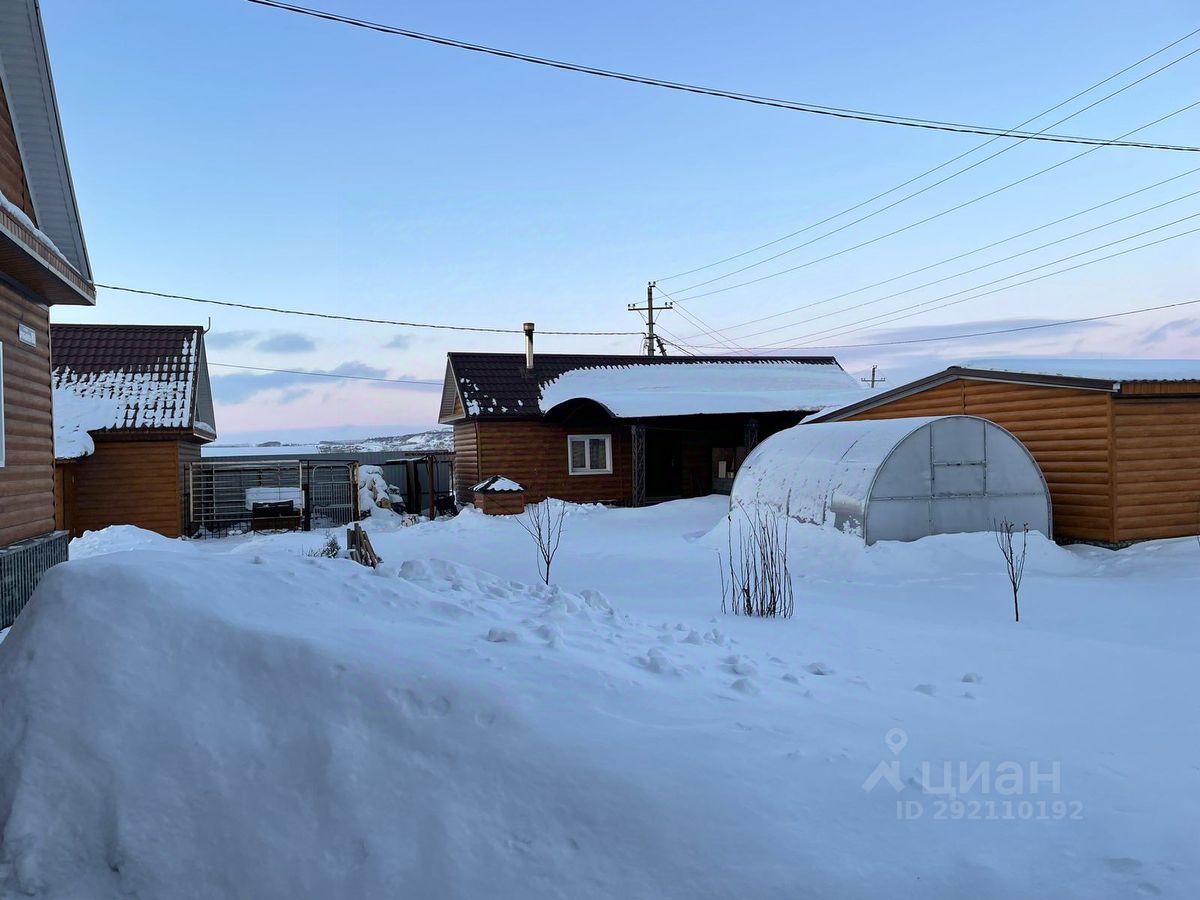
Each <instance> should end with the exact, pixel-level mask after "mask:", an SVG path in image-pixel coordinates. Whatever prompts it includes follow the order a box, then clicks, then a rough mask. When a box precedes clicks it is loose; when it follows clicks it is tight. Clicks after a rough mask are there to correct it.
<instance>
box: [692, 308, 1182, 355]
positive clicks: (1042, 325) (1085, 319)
mask: <svg viewBox="0 0 1200 900" xmlns="http://www.w3.org/2000/svg"><path fill="white" fill-rule="evenodd" d="M1197 303H1200V299H1197V300H1180V301H1178V302H1176V303H1164V304H1162V305H1161V306H1145V307H1142V308H1141V309H1126V310H1122V311H1121V312H1115V313H1106V314H1105V315H1101V316H1085V317H1083V318H1079V319H1063V320H1062V321H1059V322H1043V323H1040V324H1037V325H1020V326H1016V327H1013V328H995V329H992V330H990V331H971V332H964V333H961V334H944V335H939V336H937V337H927V338H908V339H905V340H896V341H874V342H872V343H868V344H822V345H818V346H811V345H809V346H806V347H802V348H801V347H786V348H778V347H777V348H762V347H760V348H757V349H759V350H766V349H776V350H783V349H787V350H791V349H796V350H799V349H806V350H854V349H858V348H873V347H899V346H902V345H906V344H929V343H934V342H937V341H959V340H964V339H966V338H976V337H993V336H994V335H998V334H1017V333H1018V332H1023V331H1038V330H1040V329H1043V328H1062V327H1064V326H1066V325H1082V324H1085V323H1087V322H1101V321H1104V320H1105V319H1119V318H1122V317H1123V316H1136V315H1141V314H1142V313H1150V312H1161V311H1162V310H1167V309H1178V308H1179V307H1182V306H1194V305H1195V304H1197ZM713 349H717V348H715V347H714V348H713Z"/></svg>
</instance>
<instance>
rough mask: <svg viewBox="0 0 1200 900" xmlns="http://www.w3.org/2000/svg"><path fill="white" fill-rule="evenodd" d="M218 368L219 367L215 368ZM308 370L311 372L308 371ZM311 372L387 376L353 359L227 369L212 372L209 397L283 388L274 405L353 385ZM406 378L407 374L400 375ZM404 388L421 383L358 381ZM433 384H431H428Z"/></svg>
mask: <svg viewBox="0 0 1200 900" xmlns="http://www.w3.org/2000/svg"><path fill="white" fill-rule="evenodd" d="M218 372H219V370H218ZM308 373H311V374H308ZM313 375H351V376H354V377H355V378H383V379H388V378H391V377H392V376H390V375H389V374H388V371H387V369H381V368H378V367H376V366H371V365H368V364H367V363H364V362H361V361H358V360H353V361H351V362H345V363H342V364H341V365H339V366H336V367H335V368H332V369H310V370H307V372H263V373H256V372H230V373H228V374H225V373H220V374H214V375H213V376H212V389H213V398H214V399H215V400H216V401H217V402H218V403H228V404H235V403H245V402H246V401H247V400H250V399H252V398H254V397H256V396H258V395H260V394H263V393H266V392H268V391H284V393H283V394H282V395H281V396H280V397H278V398H277V399H276V400H275V401H274V402H275V405H282V404H288V403H293V402H295V401H297V400H299V399H301V398H303V397H306V396H308V395H309V394H311V393H312V392H313V391H315V390H318V389H328V388H330V387H338V386H346V385H353V384H355V382H353V381H350V380H346V381H337V380H334V379H331V378H314V377H313ZM400 377H401V378H408V377H410V376H403V375H402V376H400ZM364 386H366V387H371V388H383V389H385V390H387V389H389V388H407V389H416V390H424V389H425V388H424V387H423V386H421V385H413V384H394V385H390V384H387V383H384V382H362V383H359V387H364ZM431 387H433V386H431Z"/></svg>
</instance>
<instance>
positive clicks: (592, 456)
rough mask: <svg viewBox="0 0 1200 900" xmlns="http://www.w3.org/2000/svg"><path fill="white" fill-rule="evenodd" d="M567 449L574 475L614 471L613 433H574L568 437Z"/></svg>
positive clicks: (600, 473)
mask: <svg viewBox="0 0 1200 900" xmlns="http://www.w3.org/2000/svg"><path fill="white" fill-rule="evenodd" d="M567 451H568V453H567V465H568V466H569V467H570V472H571V474H572V475H609V474H611V473H612V435H611V434H573V435H571V436H570V437H568V438H567Z"/></svg>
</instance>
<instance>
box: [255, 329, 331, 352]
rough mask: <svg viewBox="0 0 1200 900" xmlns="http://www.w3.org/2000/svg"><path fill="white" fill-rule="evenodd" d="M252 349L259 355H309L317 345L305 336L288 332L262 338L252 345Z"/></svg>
mask: <svg viewBox="0 0 1200 900" xmlns="http://www.w3.org/2000/svg"><path fill="white" fill-rule="evenodd" d="M254 349H255V350H258V351H260V352H261V353H283V354H287V353H311V352H312V351H313V350H316V349H317V345H316V343H315V342H314V341H313V339H312V338H310V337H308V336H307V335H304V334H300V333H299V332H296V331H289V332H285V333H283V334H273V335H271V336H270V337H268V338H264V339H263V340H261V341H259V342H258V343H257V344H255V345H254Z"/></svg>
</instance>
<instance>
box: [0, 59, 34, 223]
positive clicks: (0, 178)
mask: <svg viewBox="0 0 1200 900" xmlns="http://www.w3.org/2000/svg"><path fill="white" fill-rule="evenodd" d="M0 191H2V192H3V193H4V196H5V197H7V198H8V200H9V202H10V203H13V204H15V205H16V206H19V207H20V208H21V210H22V211H23V212H24V213H25V215H27V216H29V218H31V219H33V218H34V214H33V202H32V201H31V200H30V198H29V184H28V182H26V180H25V167H24V166H23V165H22V163H21V151H20V149H19V147H18V146H17V133H16V131H15V130H14V129H13V123H12V115H11V113H10V112H9V109H8V98H7V97H5V96H4V85H3V83H2V82H0Z"/></svg>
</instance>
